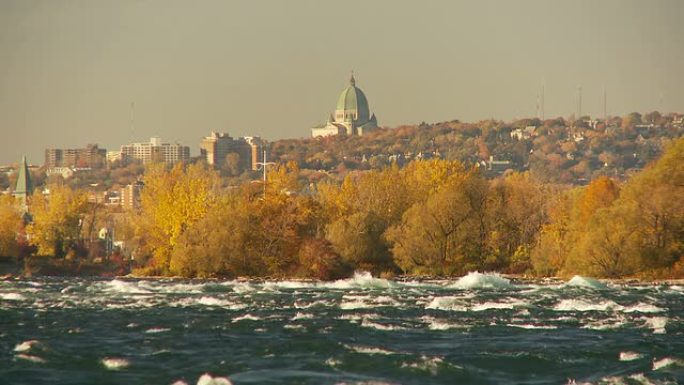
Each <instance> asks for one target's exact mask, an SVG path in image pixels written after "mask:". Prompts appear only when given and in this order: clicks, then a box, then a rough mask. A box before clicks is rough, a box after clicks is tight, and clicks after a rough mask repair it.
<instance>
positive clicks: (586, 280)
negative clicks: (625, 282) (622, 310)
mask: <svg viewBox="0 0 684 385" xmlns="http://www.w3.org/2000/svg"><path fill="white" fill-rule="evenodd" d="M564 286H572V287H582V288H586V289H595V290H604V289H608V286H607V285H606V284H604V283H603V282H601V281H599V280H598V279H596V278H590V277H582V276H580V275H576V276H574V277H572V279H571V280H569V281H568V282H567V283H566V284H565V285H564Z"/></svg>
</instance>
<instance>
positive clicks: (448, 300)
mask: <svg viewBox="0 0 684 385" xmlns="http://www.w3.org/2000/svg"><path fill="white" fill-rule="evenodd" d="M425 308H426V309H437V310H447V311H462V312H465V311H468V307H467V306H466V304H465V303H464V302H463V298H461V297H435V298H433V299H432V301H430V303H429V304H427V305H426V306H425Z"/></svg>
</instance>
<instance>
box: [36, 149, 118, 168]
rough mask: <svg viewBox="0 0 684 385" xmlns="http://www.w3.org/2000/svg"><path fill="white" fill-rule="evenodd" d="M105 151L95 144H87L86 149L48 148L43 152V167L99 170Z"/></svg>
mask: <svg viewBox="0 0 684 385" xmlns="http://www.w3.org/2000/svg"><path fill="white" fill-rule="evenodd" d="M106 155H107V150H106V149H104V148H99V147H98V146H97V144H89V145H87V146H86V148H48V149H46V150H45V166H46V167H48V168H55V167H78V168H86V167H88V168H99V167H102V166H103V165H104V163H105V157H106Z"/></svg>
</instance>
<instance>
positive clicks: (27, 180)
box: [14, 156, 33, 195]
mask: <svg viewBox="0 0 684 385" xmlns="http://www.w3.org/2000/svg"><path fill="white" fill-rule="evenodd" d="M32 192H33V182H32V181H31V173H30V172H29V169H28V165H27V164H26V157H25V156H24V157H22V159H21V164H20V165H19V177H18V178H17V186H16V188H15V189H14V195H31V193H32Z"/></svg>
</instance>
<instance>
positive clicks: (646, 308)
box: [622, 302, 667, 313]
mask: <svg viewBox="0 0 684 385" xmlns="http://www.w3.org/2000/svg"><path fill="white" fill-rule="evenodd" d="M622 311H623V312H625V313H662V312H664V311H667V309H663V308H661V307H658V306H655V305H651V304H648V303H641V302H640V303H638V304H636V305H632V306H628V307H625V308H624V309H623V310H622Z"/></svg>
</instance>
